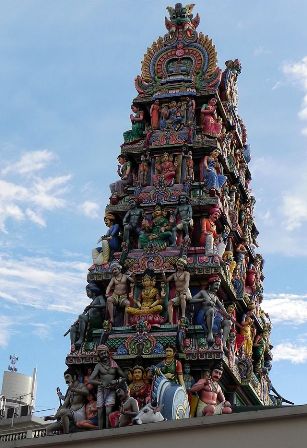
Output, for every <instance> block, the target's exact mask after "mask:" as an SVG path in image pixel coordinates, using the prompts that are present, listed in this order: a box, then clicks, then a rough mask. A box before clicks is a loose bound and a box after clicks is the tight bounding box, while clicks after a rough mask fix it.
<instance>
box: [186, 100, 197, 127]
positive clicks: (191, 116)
mask: <svg viewBox="0 0 307 448" xmlns="http://www.w3.org/2000/svg"><path fill="white" fill-rule="evenodd" d="M186 100H187V104H186V108H187V117H186V124H187V125H188V126H192V125H193V124H194V121H195V108H196V103H195V100H194V99H193V98H191V97H187V98H186Z"/></svg>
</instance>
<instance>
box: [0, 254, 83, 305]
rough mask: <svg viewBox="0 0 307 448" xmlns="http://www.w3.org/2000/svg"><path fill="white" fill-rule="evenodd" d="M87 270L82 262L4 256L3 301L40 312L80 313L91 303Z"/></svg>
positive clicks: (0, 263) (0, 268) (0, 274)
mask: <svg viewBox="0 0 307 448" xmlns="http://www.w3.org/2000/svg"><path fill="white" fill-rule="evenodd" d="M16 266H18V269H16ZM87 268H88V264H87V263H83V262H80V261H78V260H71V261H68V260H67V261H58V260H52V259H50V258H47V257H45V258H42V257H16V258H14V259H11V258H10V257H9V256H8V255H7V254H5V253H0V300H4V301H7V302H10V303H15V304H16V303H17V304H19V305H24V306H29V307H34V308H37V309H44V310H52V311H62V312H68V313H80V311H82V309H83V308H84V307H85V306H86V304H87V302H88V299H87V297H86V295H85V292H84V291H85V285H86V273H87ZM16 285H18V288H17V287H16Z"/></svg>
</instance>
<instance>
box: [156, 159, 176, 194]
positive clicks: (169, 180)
mask: <svg viewBox="0 0 307 448" xmlns="http://www.w3.org/2000/svg"><path fill="white" fill-rule="evenodd" d="M155 168H156V174H155V175H154V176H153V183H154V185H159V183H161V182H162V183H164V185H165V186H167V187H170V186H172V185H173V184H174V179H175V176H176V168H177V166H176V164H175V163H174V162H173V161H172V157H171V155H169V154H168V153H167V152H165V153H164V154H163V155H162V156H160V157H159V158H157V160H156V165H155Z"/></svg>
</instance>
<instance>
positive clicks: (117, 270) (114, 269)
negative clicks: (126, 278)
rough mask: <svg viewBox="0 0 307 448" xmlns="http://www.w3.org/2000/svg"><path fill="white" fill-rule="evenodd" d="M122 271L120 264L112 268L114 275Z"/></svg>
mask: <svg viewBox="0 0 307 448" xmlns="http://www.w3.org/2000/svg"><path fill="white" fill-rule="evenodd" d="M119 273H120V269H119V267H118V266H113V268H112V274H113V275H118V274H119Z"/></svg>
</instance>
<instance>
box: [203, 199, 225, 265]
mask: <svg viewBox="0 0 307 448" xmlns="http://www.w3.org/2000/svg"><path fill="white" fill-rule="evenodd" d="M220 216H221V211H220V209H219V208H218V207H212V208H211V209H210V211H209V218H204V219H203V220H202V223H201V235H200V245H201V246H203V247H204V248H205V254H206V255H207V256H211V255H214V253H215V250H214V249H215V248H216V245H217V244H218V242H219V238H220V235H219V234H218V233H217V230H216V222H217V220H218V219H219V217H220Z"/></svg>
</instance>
